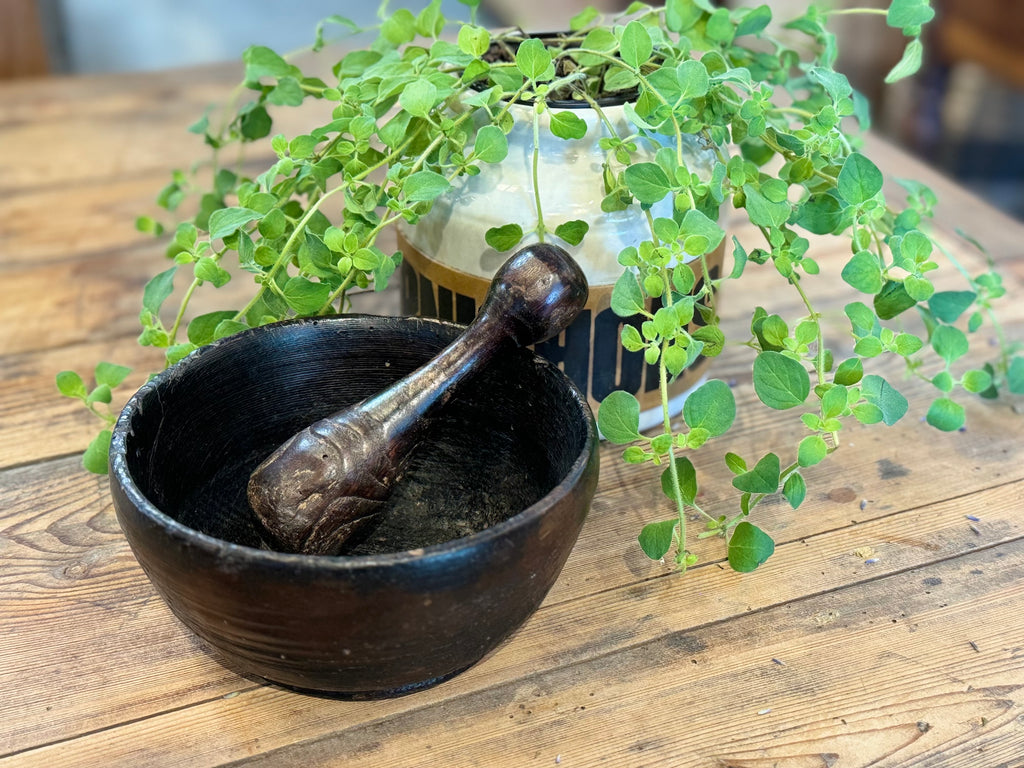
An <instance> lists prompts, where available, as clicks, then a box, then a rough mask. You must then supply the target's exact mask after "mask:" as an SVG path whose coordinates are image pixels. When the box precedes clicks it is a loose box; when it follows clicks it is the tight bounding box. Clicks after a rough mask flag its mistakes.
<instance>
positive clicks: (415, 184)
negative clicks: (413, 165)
mask: <svg viewBox="0 0 1024 768" xmlns="http://www.w3.org/2000/svg"><path fill="white" fill-rule="evenodd" d="M451 186H452V185H451V184H449V183H448V179H446V178H445V177H444V176H442V175H441V174H439V173H435V172H434V171H417V172H416V173H414V174H411V175H410V176H409V177H408V178H407V179H406V180H405V185H404V186H403V189H404V191H405V199H406V200H408V201H409V202H413V203H420V202H428V201H431V200H436V199H437V198H438V197H440V196H441V195H443V194H444V193H445V192H447V191H448V190H449V189H451Z"/></svg>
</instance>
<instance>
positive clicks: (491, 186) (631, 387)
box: [399, 102, 724, 430]
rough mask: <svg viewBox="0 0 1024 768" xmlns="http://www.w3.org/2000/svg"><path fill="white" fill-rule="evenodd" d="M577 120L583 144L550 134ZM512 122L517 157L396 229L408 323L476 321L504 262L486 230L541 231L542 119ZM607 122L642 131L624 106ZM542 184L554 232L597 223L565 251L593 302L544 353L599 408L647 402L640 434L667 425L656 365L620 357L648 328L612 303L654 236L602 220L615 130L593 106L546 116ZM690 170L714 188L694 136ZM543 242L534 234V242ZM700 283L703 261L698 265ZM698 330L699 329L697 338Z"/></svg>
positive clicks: (638, 221)
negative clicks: (555, 120)
mask: <svg viewBox="0 0 1024 768" xmlns="http://www.w3.org/2000/svg"><path fill="white" fill-rule="evenodd" d="M565 110H570V111H571V112H572V113H573V114H574V115H575V116H577V117H579V118H580V119H581V120H582V121H583V122H584V123H586V125H587V132H586V134H585V135H584V136H583V138H581V139H573V140H565V139H562V138H559V137H557V136H555V135H553V134H552V132H551V127H550V125H551V119H552V115H553V114H556V115H557V114H558V113H559V112H563V111H565ZM510 112H511V114H512V115H513V116H514V117H515V122H514V124H513V127H512V130H511V131H510V132H509V134H508V136H507V137H506V138H507V140H508V146H509V151H508V156H507V157H506V158H505V159H504V160H503V161H502V162H500V163H494V164H488V163H481V164H480V166H481V170H480V173H479V174H477V175H474V176H463V177H460V178H458V179H456V180H455V181H454V182H453V186H452V189H451V190H449V191H448V192H447V193H445V194H444V195H442V196H441V197H440V198H438V199H437V200H436V201H435V202H434V204H433V207H432V208H431V210H430V212H429V213H428V214H426V215H425V216H422V217H421V218H420V219H419V220H418V222H417V223H416V224H415V225H414V226H413V225H410V224H407V223H405V222H401V223H400V224H399V247H400V248H401V250H402V265H401V267H400V270H401V271H400V276H401V287H402V312H403V313H404V314H407V315H421V316H425V317H440V318H442V319H447V320H455V321H457V322H462V323H465V322H468V321H469V320H470V319H472V318H473V316H474V315H475V313H476V308H477V307H478V306H479V304H480V301H481V300H482V298H483V297H484V296H485V295H486V293H487V289H488V287H489V285H490V280H491V277H492V276H493V274H494V271H495V270H496V269H497V268H498V266H499V265H500V264H501V263H502V262H503V261H504V259H505V258H506V254H503V253H499V252H497V251H496V250H495V249H494V248H491V247H489V246H488V245H487V243H486V241H485V235H486V233H487V230H489V229H491V228H495V227H501V226H503V225H506V224H509V223H516V224H519V225H520V226H522V228H523V230H524V231H527V232H529V231H531V229H532V228H534V227H535V226H536V221H537V213H536V197H535V185H534V170H533V148H534V132H533V113H534V108H533V106H532V105H528V104H512V105H511V106H510ZM602 112H603V113H604V116H605V118H606V119H607V121H608V124H610V125H611V127H612V128H613V129H614V131H615V133H616V135H619V136H635V135H636V128H635V127H634V126H632V125H631V124H630V123H629V122H628V120H627V117H626V112H625V106H624V105H622V104H612V105H606V106H604V107H602ZM539 120H540V126H539V133H538V136H539V142H538V147H539V149H540V153H539V166H538V170H537V173H538V178H539V184H538V185H536V186H537V187H538V189H539V196H540V200H541V207H542V210H543V213H544V220H545V223H546V225H547V226H548V227H550V228H552V229H553V228H554V227H555V226H556V225H558V224H561V223H563V222H568V221H574V220H581V221H585V222H587V223H588V224H589V225H590V229H589V231H588V232H587V234H586V237H585V238H584V240H583V242H582V243H581V244H580V245H578V246H571V245H569V244H567V243H564V242H562V241H560V240H558V239H557V238H549V239H551V240H552V241H554V242H558V243H559V245H562V246H563V247H565V248H566V250H567V251H568V252H569V253H570V254H571V255H572V256H573V258H574V259H575V260H576V261H577V262H578V263H579V265H580V266H581V267H582V268H583V271H584V273H585V274H586V277H587V283H588V284H589V286H590V298H589V300H588V301H587V306H586V308H585V309H584V311H583V312H581V313H580V315H579V316H578V317H577V319H576V321H575V322H574V323H573V324H572V325H571V326H570V327H569V328H568V329H567V330H566V331H565V332H564V333H563V334H561V335H560V336H559V337H557V338H555V339H551V340H549V341H547V342H544V343H543V344H539V345H537V351H538V352H539V353H540V354H541V355H543V356H545V357H547V358H549V359H551V360H553V361H555V362H557V363H559V364H560V365H561V366H562V368H563V370H565V371H566V373H568V374H569V376H570V377H571V378H572V379H573V381H575V382H576V384H577V385H578V386H579V387H580V389H581V390H583V392H584V393H585V394H587V395H588V396H589V398H590V403H591V406H592V407H593V408H595V409H596V407H597V404H598V403H600V402H601V401H602V400H603V399H604V398H605V397H607V396H608V394H609V393H611V392H613V391H616V390H625V391H627V392H630V393H631V394H633V395H635V396H636V398H637V399H638V400H639V401H640V405H641V416H640V429H641V430H643V429H647V428H648V427H651V426H654V425H656V424H659V423H661V422H662V420H663V419H664V415H663V414H662V412H661V393H660V391H659V380H658V370H657V367H656V366H648V365H646V363H645V362H644V358H643V354H642V353H641V352H628V351H626V350H624V349H623V348H622V344H621V333H622V326H623V324H624V323H626V322H629V323H633V324H635V325H636V326H637V328H638V329H639V326H640V324H641V321H642V320H643V318H642V317H641V316H640V315H637V316H636V317H635V318H632V319H630V320H623V319H622V318H620V317H619V316H618V315H616V314H615V313H614V312H613V311H612V309H611V295H612V289H613V288H614V286H615V282H616V281H617V280H618V279H619V277H621V275H622V271H623V267H622V265H621V264H619V261H618V257H619V253H620V252H621V251H622V250H623V249H624V248H626V247H629V246H633V247H635V246H637V245H638V244H639V243H640V242H641V241H643V240H646V239H649V238H650V237H651V232H650V225H649V223H648V221H647V218H646V217H645V216H644V214H643V213H642V212H641V211H640V209H639V207H638V206H637V205H632V206H630V207H629V208H628V209H626V210H619V211H610V212H602V210H601V200H602V198H603V197H604V195H605V194H606V192H605V187H604V177H603V169H604V165H605V163H607V162H608V158H609V154H608V151H607V150H605V149H603V148H602V147H601V141H602V139H607V138H608V137H609V136H610V135H611V132H610V130H609V128H608V125H606V124H605V123H603V122H602V120H601V119H600V118H599V116H598V114H597V112H595V111H594V110H593V109H591V108H590V107H589V106H588V105H587V103H586V102H554V103H553V104H551V105H550V109H549V110H548V111H546V112H544V113H543V114H542V115H540V118H539ZM687 138H688V141H687V143H686V144H685V145H684V154H685V158H686V163H687V166H688V168H689V169H690V170H691V172H693V173H695V174H697V175H699V176H701V177H702V178H705V179H708V178H710V176H711V167H712V163H713V156H711V155H710V154H709V153H708V151H707V150H706V149H704V148H703V147H702V146H701V145H700V142H699V140H698V139H697V138H695V137H687ZM634 144H635V145H636V147H637V159H638V160H645V161H648V162H653V161H654V159H655V155H656V152H657V150H658V149H660V148H661V146H662V145H660V144H658V143H657V142H656V141H655V140H654V139H651V138H635V139H634ZM652 214H653V215H654V216H656V217H657V216H664V217H670V216H671V215H672V208H671V204H670V203H669V202H668V201H662V202H661V203H658V204H655V206H654V207H653V209H652ZM532 241H536V235H527V236H526V238H525V242H532ZM723 258H724V247H723V246H720V247H719V248H718V249H716V250H715V251H714V252H713V253H712V254H710V255H709V256H708V257H707V259H706V263H707V266H708V270H709V271H710V272H711V273H712V275H714V276H718V274H719V273H720V271H721V265H722V260H723ZM690 266H691V268H692V269H694V271H695V273H696V275H697V278H698V283H697V285H696V286H695V289H696V288H698V287H699V286H700V285H701V282H700V281H702V279H703V276H702V274H701V263H700V261H699V260H696V259H694V260H691V261H690ZM698 323H699V317H698V320H697V321H695V324H694V325H693V326H692V327H691V329H690V330H691V332H694V331H696V329H697V327H698ZM705 363H706V359H705V358H698V360H697V361H696V362H695V363H694V364H693V365H692V366H690V368H688V369H687V370H685V371H684V372H683V373H682V374H681V375H680V376H679V377H678V378H676V379H675V380H674V381H673V383H672V384H671V386H670V396H671V404H670V410H671V411H672V412H673V413H676V412H678V411H679V410H680V409H681V408H682V404H683V400H684V399H685V396H686V394H687V393H688V392H689V391H690V390H691V389H692V388H693V387H695V386H696V385H697V384H699V383H700V381H701V379H702V377H703V376H704V374H705V367H706V366H705Z"/></svg>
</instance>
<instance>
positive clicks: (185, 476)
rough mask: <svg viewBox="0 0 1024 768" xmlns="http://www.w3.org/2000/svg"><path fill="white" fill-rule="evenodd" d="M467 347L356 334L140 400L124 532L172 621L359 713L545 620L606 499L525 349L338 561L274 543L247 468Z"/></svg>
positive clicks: (164, 386)
mask: <svg viewBox="0 0 1024 768" xmlns="http://www.w3.org/2000/svg"><path fill="white" fill-rule="evenodd" d="M461 331H462V328H461V327H459V326H456V325H453V324H450V323H443V322H438V321H431V320H424V319H415V318H384V317H371V316H347V317H338V318H325V319H316V320H300V321H293V322H287V323H280V324H275V325H270V326H265V327H263V328H258V329H254V330H251V331H247V332H244V333H242V334H239V335H237V336H232V337H229V338H226V339H223V340H221V341H219V342H215V343H214V344H212V345H210V346H208V347H205V348H203V349H201V350H199V351H198V352H196V353H193V354H192V355H191V356H189V357H188V358H186V359H185V360H184V361H182V362H181V363H179V364H178V365H176V366H174V367H172V368H170V369H169V370H167V371H165V372H164V373H163V374H161V375H159V376H158V377H156V378H155V379H153V380H152V381H151V382H149V383H147V384H146V385H145V386H143V387H142V388H141V389H140V390H139V392H138V393H136V394H135V396H134V397H133V398H132V399H131V401H130V402H129V403H128V404H127V406H126V407H125V409H124V411H123V412H122V414H121V417H120V419H119V421H118V423H117V425H116V427H115V429H114V435H113V439H112V441H111V453H110V457H111V489H112V493H113V498H114V505H115V508H116V511H117V516H118V520H119V522H120V524H121V527H122V528H123V530H124V532H125V535H126V537H127V539H128V541H129V543H130V545H131V548H132V550H133V552H134V554H135V556H136V558H137V559H138V561H139V563H140V564H141V566H142V567H143V569H144V570H145V572H146V574H147V575H148V576H149V578H150V580H151V582H152V583H153V585H154V587H155V588H156V590H157V591H158V592H159V593H160V594H161V596H162V597H163V598H164V600H165V601H166V602H167V604H168V605H169V606H170V608H171V610H172V611H173V612H174V613H175V614H176V615H177V616H178V618H179V619H181V621H182V622H184V623H185V624H186V625H187V626H188V627H189V628H190V629H191V630H193V631H194V632H195V633H196V634H197V635H199V636H200V637H201V638H203V639H204V640H205V641H206V642H207V643H208V644H209V645H210V646H212V647H213V648H214V649H215V650H216V651H217V653H218V655H219V656H220V658H221V660H222V661H223V662H224V663H225V664H226V665H227V666H229V667H231V668H233V669H235V670H236V671H238V672H240V673H243V674H248V675H255V676H259V677H262V678H265V679H267V680H270V681H273V682H276V683H280V684H282V685H285V686H289V687H292V688H297V689H302V690H307V691H315V692H321V693H328V694H332V695H340V696H344V697H351V698H365V697H383V696H393V695H399V694H402V693H407V692H410V691H414V690H417V689H420V688H424V687H427V686H430V685H433V684H435V683H438V682H441V681H443V680H445V679H448V678H450V677H452V676H453V675H455V674H457V673H459V672H460V671H462V670H464V669H466V668H467V667H469V666H471V665H472V664H474V663H475V662H476V661H478V660H479V659H480V658H482V657H483V656H484V655H486V654H487V653H488V652H489V651H491V650H492V649H493V648H495V646H497V645H498V644H499V643H501V642H502V641H503V640H504V639H505V638H507V637H508V636H509V635H510V634H511V633H512V632H514V631H515V629H516V628H517V627H519V626H520V625H521V624H522V622H523V621H525V619H526V618H527V617H528V616H529V615H530V614H531V613H533V611H534V610H536V608H537V607H538V606H539V605H540V603H541V601H542V600H543V598H544V596H545V595H546V594H547V592H548V590H549V588H550V587H551V585H552V584H553V582H554V581H555V579H556V577H557V576H558V574H559V572H560V570H561V568H562V566H563V564H564V563H565V560H566V558H567V557H568V555H569V552H570V550H571V549H572V547H573V545H574V543H575V541H576V538H577V536H578V534H579V531H580V527H581V526H582V524H583V520H584V518H585V516H586V514H587V511H588V509H589V505H590V501H591V498H592V496H593V493H594V489H595V486H596V483H597V473H598V462H597V454H596V446H597V437H596V428H595V426H594V423H593V416H592V415H591V412H590V409H589V407H588V406H587V403H586V401H585V399H584V398H583V396H582V395H581V394H580V392H579V391H578V389H577V388H576V387H575V386H574V385H573V384H572V383H571V382H570V381H569V379H568V378H567V377H566V376H565V375H564V374H562V373H561V372H560V371H559V370H558V369H557V368H556V367H555V366H554V365H552V364H550V363H549V362H547V361H544V360H542V359H540V358H539V357H537V356H536V355H534V354H533V353H531V352H529V351H526V350H516V351H515V352H514V353H512V354H508V355H503V356H502V357H501V358H500V359H499V360H497V361H495V362H493V363H492V364H491V365H490V366H489V367H488V369H487V370H486V371H483V372H482V373H480V374H479V376H478V377H476V378H474V379H473V380H472V381H471V382H467V384H466V385H465V387H464V388H463V389H460V391H459V394H458V396H457V397H456V398H454V399H453V400H452V401H451V402H449V403H448V404H447V405H446V406H445V408H444V410H443V412H442V414H441V415H440V416H439V417H438V419H437V421H436V423H435V424H434V426H433V427H432V429H431V432H430V434H429V439H427V440H425V441H424V442H423V443H422V444H421V445H420V447H419V448H418V449H417V451H416V453H415V455H414V456H413V458H412V459H411V460H410V466H409V469H408V473H407V475H406V477H405V478H404V480H403V482H402V483H401V484H400V485H399V486H397V487H396V489H395V492H394V494H393V496H392V499H391V501H390V502H389V507H388V510H387V511H386V512H385V513H384V514H382V515H381V521H380V523H379V524H378V525H377V526H376V527H374V528H373V529H372V530H370V531H369V532H367V533H366V534H365V535H363V536H362V537H361V538H360V539H358V540H356V541H352V542H349V543H348V544H346V547H347V549H346V550H345V551H343V552H342V553H341V554H340V555H337V556H318V555H302V554H289V553H283V552H277V551H273V550H271V549H269V548H268V546H267V544H266V543H265V541H264V540H265V538H266V537H265V535H264V533H263V532H262V531H261V528H260V525H259V522H258V520H257V519H256V517H255V515H254V514H253V513H252V511H251V509H250V508H249V506H248V503H247V501H246V484H247V482H248V479H249V475H250V473H251V472H252V470H253V469H254V468H255V467H256V466H257V464H258V463H259V462H260V461H261V460H262V459H263V458H264V457H265V456H266V455H268V454H269V453H270V452H271V451H272V450H273V449H274V448H275V447H276V446H277V445H279V444H280V443H282V442H283V441H284V440H285V439H287V438H288V437H289V436H291V435H292V434H294V433H295V432H297V431H298V430H299V429H301V428H303V427H304V426H306V425H308V424H309V423H311V422H313V421H315V420H317V419H319V418H322V417H324V416H326V415H328V414H329V413H332V412H334V411H336V410H338V409H339V408H341V407H344V406H347V405H350V404H352V403H355V402H358V401H359V400H362V399H363V398H365V397H367V396H368V395H371V394H373V393H375V392H377V391H379V390H380V389H382V388H384V387H386V386H387V385H389V384H391V383H392V382H393V381H395V380H397V379H398V378H400V377H402V376H404V375H406V374H408V373H410V372H411V371H413V370H415V369H416V368H418V367H420V366H421V365H423V364H424V363H426V362H427V361H428V360H429V359H430V358H432V357H433V356H434V355H436V354H437V353H438V352H439V351H440V350H441V349H443V348H444V347H445V346H446V345H447V344H449V343H450V342H452V341H453V340H454V339H455V338H456V337H457V336H458V334H459V333H460V332H461Z"/></svg>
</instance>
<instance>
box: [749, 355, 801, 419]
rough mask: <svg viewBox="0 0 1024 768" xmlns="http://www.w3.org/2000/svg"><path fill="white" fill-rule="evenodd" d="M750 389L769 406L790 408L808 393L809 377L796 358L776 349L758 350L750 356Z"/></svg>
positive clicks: (778, 408) (782, 408)
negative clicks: (751, 382) (752, 387)
mask: <svg viewBox="0 0 1024 768" xmlns="http://www.w3.org/2000/svg"><path fill="white" fill-rule="evenodd" d="M754 392H755V393H756V394H757V397H758V399H759V400H760V401H761V402H762V403H764V404H765V405H767V406H768V407H769V408H775V409H776V410H785V409H787V408H793V407H795V406H797V405H800V404H801V403H803V402H804V401H805V400H806V399H807V396H808V395H809V394H810V392H811V377H810V375H809V374H808V373H807V369H806V368H804V366H803V365H802V364H801V363H799V362H797V361H796V360H793V359H792V358H789V357H786V356H785V355H783V354H782V353H780V352H772V351H767V352H762V353H760V354H759V355H758V356H757V357H756V358H754Z"/></svg>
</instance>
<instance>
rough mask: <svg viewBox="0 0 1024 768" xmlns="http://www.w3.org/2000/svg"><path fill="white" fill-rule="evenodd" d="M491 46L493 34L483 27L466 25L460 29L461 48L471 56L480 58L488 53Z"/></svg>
mask: <svg viewBox="0 0 1024 768" xmlns="http://www.w3.org/2000/svg"><path fill="white" fill-rule="evenodd" d="M490 44H491V33H490V32H488V31H487V30H486V29H484V28H483V27H477V26H475V25H473V24H464V25H463V26H462V28H461V29H459V48H460V49H462V51H463V52H464V53H468V54H469V55H470V56H473V57H475V58H479V57H481V56H483V55H484V54H485V53H487V49H488V47H489V46H490Z"/></svg>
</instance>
